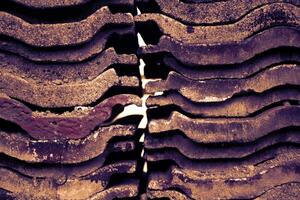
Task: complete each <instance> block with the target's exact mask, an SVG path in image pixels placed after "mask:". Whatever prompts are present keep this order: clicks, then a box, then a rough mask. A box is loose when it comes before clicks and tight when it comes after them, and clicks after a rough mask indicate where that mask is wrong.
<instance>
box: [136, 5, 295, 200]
mask: <svg viewBox="0 0 300 200" xmlns="http://www.w3.org/2000/svg"><path fill="white" fill-rule="evenodd" d="M137 4H138V5H139V6H140V8H141V11H142V13H143V12H146V14H144V13H143V14H141V15H139V16H135V20H136V26H137V29H138V30H139V31H140V32H141V34H142V36H143V37H144V38H145V41H146V43H147V45H146V46H143V47H140V49H139V51H138V53H139V55H140V56H141V57H142V58H143V59H144V61H145V63H146V67H145V73H146V77H149V78H150V79H149V81H147V83H146V84H145V93H147V94H149V98H148V99H147V100H146V104H147V106H148V107H149V110H148V112H147V113H148V119H149V123H148V133H147V134H146V136H145V142H144V147H145V155H144V158H145V159H146V160H147V161H148V174H149V176H148V181H147V191H146V192H145V195H146V196H147V197H148V198H149V199H174V200H177V199H179V200H181V199H182V200H186V199H189V200H190V199H193V200H201V199H204V200H205V199H272V200H273V199H282V200H283V199H295V200H296V199H298V198H299V195H300V193H299V189H298V187H299V183H300V177H299V155H300V154H299V153H300V151H299V131H300V129H299V127H300V126H299V125H300V124H299V122H300V121H299V117H298V116H299V113H298V112H299V102H300V101H299V100H300V96H299V81H300V78H299V77H300V76H299V74H297V73H298V72H297V71H298V69H299V66H298V64H299V45H298V44H300V43H299V41H300V37H299V36H300V34H299V33H300V32H299V19H300V18H299V2H298V1H281V0H278V1H272V0H271V1H269V0H266V1H265V0H262V1H260V0H259V1H235V0H230V1H210V0H207V1H206V0H203V1H202V0H200V1H196V0H191V1H180V0H170V1H163V0H138V1H137ZM150 30H152V31H153V32H152V34H150V33H149V31H150Z"/></svg>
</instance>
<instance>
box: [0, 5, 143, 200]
mask: <svg viewBox="0 0 300 200" xmlns="http://www.w3.org/2000/svg"><path fill="white" fill-rule="evenodd" d="M0 8H1V11H0V19H1V21H0V58H1V63H0V65H1V66H0V138H1V139H0V151H1V154H0V157H1V159H0V177H1V178H0V188H1V190H0V198H1V199H10V198H11V199H114V198H129V197H135V196H137V195H138V186H139V180H138V178H137V175H136V173H137V160H136V158H137V157H138V156H139V154H138V153H139V151H138V150H137V148H138V147H137V138H136V134H137V132H136V130H137V124H138V120H139V119H137V118H140V117H133V118H131V117H130V120H129V119H128V118H126V117H125V118H122V119H118V120H114V118H115V116H117V115H118V114H119V113H120V112H121V111H122V110H123V109H124V106H126V105H130V104H136V105H140V104H141V100H140V97H139V96H138V95H140V86H139V85H140V83H139V82H140V81H139V79H138V77H137V76H138V75H139V74H138V59H137V57H136V55H135V53H136V49H137V40H136V33H135V28H134V19H133V14H134V13H135V9H134V2H133V0H121V1H114V0H113V1H110V0H103V1H93V0H65V1H58V0H49V1H42V0H26V1H24V0H7V1H1V2H0ZM129 44H130V45H129Z"/></svg>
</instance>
